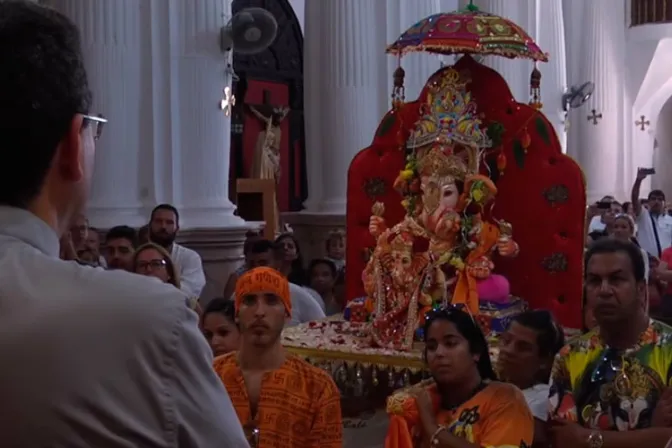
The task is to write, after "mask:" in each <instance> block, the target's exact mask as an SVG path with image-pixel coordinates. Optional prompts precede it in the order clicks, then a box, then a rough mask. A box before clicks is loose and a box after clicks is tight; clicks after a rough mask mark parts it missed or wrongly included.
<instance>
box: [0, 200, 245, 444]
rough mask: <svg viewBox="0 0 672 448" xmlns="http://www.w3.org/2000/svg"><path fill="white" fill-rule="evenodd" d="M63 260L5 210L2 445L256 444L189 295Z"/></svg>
mask: <svg viewBox="0 0 672 448" xmlns="http://www.w3.org/2000/svg"><path fill="white" fill-rule="evenodd" d="M58 255H59V242H58V237H57V236H56V234H55V233H54V231H53V230H52V229H51V228H49V227H48V226H47V225H46V224H45V223H44V222H43V221H42V220H40V219H38V218H37V217H35V216H34V215H32V214H31V213H29V212H27V211H24V210H19V209H14V208H8V207H0V310H2V312H0V359H1V360H3V362H2V368H0V397H2V398H1V402H2V408H3V409H5V410H6V411H7V412H3V414H2V418H0V434H2V440H3V442H2V444H3V446H7V447H10V446H11V447H68V448H85V447H86V448H89V447H105V448H131V447H140V446H142V447H150V448H165V447H174V448H177V447H179V448H186V447H189V448H192V447H193V448H197V447H198V448H204V447H205V448H220V447H224V446H226V447H229V446H230V447H236V448H238V447H240V448H243V447H249V444H248V443H247V442H246V440H245V436H244V434H243V431H242V428H241V426H240V423H239V421H238V418H237V416H236V412H235V410H234V409H233V406H232V405H231V401H230V400H229V397H228V395H227V393H226V390H225V389H224V387H223V385H222V382H221V380H220V379H219V378H218V377H217V375H216V374H215V372H214V371H213V370H212V355H211V351H210V349H209V347H208V345H207V343H206V342H205V339H204V338H203V336H202V335H201V332H200V331H199V329H198V317H197V316H196V313H194V312H193V311H191V310H190V309H188V307H187V306H186V305H185V301H186V299H187V297H186V295H185V294H184V293H183V292H181V291H179V290H178V289H175V288H174V287H172V286H171V285H168V284H164V283H160V282H156V281H155V280H154V279H152V278H149V277H145V276H141V275H135V274H132V273H129V272H125V271H122V270H115V271H106V270H103V269H99V268H90V267H88V266H81V265H79V264H78V263H72V262H67V261H63V260H60V259H59V258H58Z"/></svg>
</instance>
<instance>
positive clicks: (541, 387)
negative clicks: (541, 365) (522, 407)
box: [523, 384, 551, 422]
mask: <svg viewBox="0 0 672 448" xmlns="http://www.w3.org/2000/svg"><path fill="white" fill-rule="evenodd" d="M550 389H551V386H549V385H548V384H535V385H534V386H532V387H528V388H527V389H525V390H524V391H523V395H524V396H525V401H527V407H529V408H530V412H531V413H532V416H534V418H536V419H539V420H541V421H542V422H545V421H546V420H548V393H549V391H550Z"/></svg>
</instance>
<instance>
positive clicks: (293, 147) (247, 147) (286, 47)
mask: <svg viewBox="0 0 672 448" xmlns="http://www.w3.org/2000/svg"><path fill="white" fill-rule="evenodd" d="M250 7H260V8H264V9H266V10H268V11H269V12H271V13H272V14H273V16H274V17H275V19H276V20H277V22H278V35H277V37H276V39H275V41H274V42H273V44H272V45H271V46H270V47H269V48H267V49H266V50H264V51H262V52H260V53H257V54H254V55H241V54H237V53H236V52H235V51H234V54H233V69H234V71H235V73H236V75H237V76H238V80H237V81H234V83H233V91H234V94H235V95H236V105H235V106H234V110H233V116H232V127H231V169H230V175H229V179H230V180H231V189H230V191H232V192H235V181H236V179H239V178H246V177H250V174H251V173H250V171H251V167H252V162H253V160H254V151H255V146H257V138H258V135H259V133H260V132H261V131H262V129H263V126H264V123H262V122H261V120H259V119H258V118H257V117H256V116H255V115H254V114H253V113H252V111H251V109H250V106H255V107H256V108H257V109H259V110H260V111H262V112H263V111H266V112H269V113H270V111H271V110H272V109H273V108H282V107H289V109H290V112H289V114H288V115H287V117H286V118H285V119H284V120H283V121H282V123H281V125H280V127H281V130H282V141H281V144H280V164H281V175H280V183H279V185H278V189H277V197H278V205H279V208H280V211H281V212H286V211H298V210H301V209H302V208H303V201H305V200H306V198H307V197H308V180H307V176H306V148H305V131H304V115H303V33H302V31H301V24H300V22H299V20H298V18H297V16H296V14H295V13H294V10H293V8H292V6H291V4H290V2H289V1H288V0H233V3H232V7H231V9H232V14H236V13H238V12H240V11H241V10H243V9H245V8H250ZM234 194H235V193H234ZM232 199H234V198H232Z"/></svg>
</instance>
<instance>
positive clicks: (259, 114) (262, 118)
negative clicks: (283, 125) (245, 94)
mask: <svg viewBox="0 0 672 448" xmlns="http://www.w3.org/2000/svg"><path fill="white" fill-rule="evenodd" d="M249 108H250V111H252V113H253V114H254V116H255V117H257V118H258V119H260V120H261V121H263V122H264V123H268V121H269V120H270V118H267V117H265V116H264V114H262V113H261V112H259V111H258V110H257V108H256V107H254V106H249Z"/></svg>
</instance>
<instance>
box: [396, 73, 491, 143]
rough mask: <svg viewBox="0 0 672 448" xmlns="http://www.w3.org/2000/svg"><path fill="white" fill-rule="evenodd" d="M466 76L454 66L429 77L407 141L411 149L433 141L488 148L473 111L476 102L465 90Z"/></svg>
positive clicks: (480, 123)
mask: <svg viewBox="0 0 672 448" xmlns="http://www.w3.org/2000/svg"><path fill="white" fill-rule="evenodd" d="M468 83H469V80H468V79H466V78H465V77H463V76H461V75H460V73H458V72H457V70H455V69H453V68H449V69H445V70H442V71H440V72H438V73H437V74H436V75H435V77H433V78H432V79H430V81H429V88H428V90H427V98H426V100H425V103H424V104H422V105H421V106H420V107H421V109H420V113H421V117H420V119H419V120H418V121H417V122H416V124H415V129H414V131H413V132H412V133H411V136H410V138H409V139H408V142H407V147H408V148H410V149H417V148H422V147H423V146H428V145H432V144H436V143H438V144H446V145H455V144H460V145H463V146H466V147H473V148H488V147H490V146H491V144H492V142H491V141H490V139H489V138H488V136H487V134H486V132H485V129H483V128H482V122H481V120H480V119H479V118H478V116H477V113H476V103H475V102H474V101H473V99H472V98H471V93H470V92H469V91H467V84H468Z"/></svg>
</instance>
